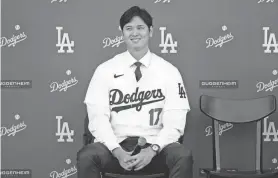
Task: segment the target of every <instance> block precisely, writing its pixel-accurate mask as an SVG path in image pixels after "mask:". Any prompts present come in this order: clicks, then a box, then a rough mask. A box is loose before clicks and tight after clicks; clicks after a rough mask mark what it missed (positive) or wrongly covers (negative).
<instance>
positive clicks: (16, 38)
mask: <svg viewBox="0 0 278 178" xmlns="http://www.w3.org/2000/svg"><path fill="white" fill-rule="evenodd" d="M19 29H20V26H19V25H16V26H15V30H16V31H18V30H19ZM26 38H27V35H25V33H24V32H22V33H20V34H18V35H13V37H11V38H6V37H1V41H0V47H2V46H8V47H10V46H12V47H15V45H16V44H17V43H19V42H21V41H23V40H25V39H26Z"/></svg>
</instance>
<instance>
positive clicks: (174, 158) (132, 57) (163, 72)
mask: <svg viewBox="0 0 278 178" xmlns="http://www.w3.org/2000/svg"><path fill="white" fill-rule="evenodd" d="M120 27H121V30H122V35H123V38H124V41H125V44H126V46H127V51H125V52H123V53H120V54H118V55H116V56H114V57H113V58H112V59H110V60H108V61H106V62H104V63H103V64H101V65H99V66H98V67H97V69H96V71H95V73H94V75H93V77H92V79H91V82H90V84H89V87H88V91H87V94H86V97H85V101H84V103H85V104H86V106H87V111H88V117H89V126H88V128H89V130H90V132H91V133H92V135H93V136H94V137H95V140H94V143H91V144H88V145H87V146H84V147H83V148H82V149H81V150H80V151H79V152H78V153H77V169H78V178H100V177H101V176H100V172H114V173H122V174H124V173H127V174H141V173H142V172H143V173H151V174H153V173H161V172H165V171H166V170H167V171H168V174H169V176H170V178H192V167H193V166H192V164H193V160H192V155H191V152H190V151H189V150H187V149H186V148H185V147H184V146H183V145H182V144H180V143H178V139H179V138H180V137H181V136H182V135H183V133H184V127H185V123H186V114H187V112H188V111H189V110H190V107H189V103H188V98H187V96H186V92H185V88H184V85H183V81H182V77H181V75H180V72H179V71H178V69H177V68H176V67H174V66H173V65H172V64H170V63H169V62H167V61H166V60H164V59H162V58H161V57H159V56H157V55H156V54H154V53H152V52H150V50H149V39H150V37H152V35H153V26H152V17H151V16H150V14H149V13H148V12H147V11H146V10H144V9H141V8H139V7H138V6H134V7H131V8H130V9H128V10H127V11H126V12H125V13H124V14H123V15H122V16H121V18H120ZM138 137H141V138H142V137H143V138H145V139H146V141H147V144H146V148H143V149H142V150H141V152H140V153H138V154H136V155H132V154H131V152H132V149H134V147H135V146H136V144H137V139H138ZM130 151H131V152H130Z"/></svg>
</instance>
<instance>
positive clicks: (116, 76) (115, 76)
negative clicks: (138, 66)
mask: <svg viewBox="0 0 278 178" xmlns="http://www.w3.org/2000/svg"><path fill="white" fill-rule="evenodd" d="M123 75H124V74H121V75H116V74H114V78H118V77H121V76H123Z"/></svg>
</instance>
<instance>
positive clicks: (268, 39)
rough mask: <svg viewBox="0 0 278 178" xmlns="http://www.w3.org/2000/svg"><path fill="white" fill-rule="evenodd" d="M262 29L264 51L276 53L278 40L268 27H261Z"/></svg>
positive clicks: (277, 51)
mask: <svg viewBox="0 0 278 178" xmlns="http://www.w3.org/2000/svg"><path fill="white" fill-rule="evenodd" d="M263 31H264V43H263V45H262V46H263V47H264V48H265V50H264V53H278V41H277V40H276V36H275V33H271V31H270V28H269V27H263Z"/></svg>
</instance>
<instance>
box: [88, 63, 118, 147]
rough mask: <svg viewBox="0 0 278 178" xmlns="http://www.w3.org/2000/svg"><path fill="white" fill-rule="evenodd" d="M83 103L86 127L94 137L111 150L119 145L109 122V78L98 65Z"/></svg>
mask: <svg viewBox="0 0 278 178" xmlns="http://www.w3.org/2000/svg"><path fill="white" fill-rule="evenodd" d="M84 103H85V104H86V105H87V112H88V117H89V125H88V128H89V130H90V132H91V133H92V135H93V136H94V137H95V139H96V140H97V141H99V142H102V143H103V144H104V145H106V146H107V148H108V149H109V150H110V151H112V150H113V149H115V148H117V147H120V145H119V144H118V142H117V138H116V136H115V134H114V131H113V129H112V126H111V123H110V112H111V111H110V107H109V78H108V76H107V73H106V72H105V70H103V68H101V67H98V68H97V69H96V71H95V73H94V75H93V77H92V79H91V81H90V84H89V87H88V90H87V93H86V97H85V100H84Z"/></svg>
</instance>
